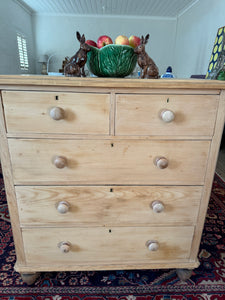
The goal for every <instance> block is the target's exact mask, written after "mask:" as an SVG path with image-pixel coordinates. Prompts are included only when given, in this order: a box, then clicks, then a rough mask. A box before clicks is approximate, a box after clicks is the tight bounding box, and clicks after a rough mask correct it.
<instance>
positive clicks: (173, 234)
mask: <svg viewBox="0 0 225 300" xmlns="http://www.w3.org/2000/svg"><path fill="white" fill-rule="evenodd" d="M193 232H194V227H192V226H186V227H111V228H109V227H108V228H106V227H91V228H36V229H34V228H32V229H30V228H24V229H23V239H24V248H25V257H26V263H27V264H39V265H40V264H49V263H55V264H60V263H62V264H65V263H68V264H83V265H85V264H103V265H104V264H110V263H112V264H115V263H118V265H119V264H120V263H134V264H135V263H151V262H154V263H155V262H169V261H173V262H176V261H184V260H186V261H187V260H188V259H189V256H190V249H191V243H192V237H193Z"/></svg>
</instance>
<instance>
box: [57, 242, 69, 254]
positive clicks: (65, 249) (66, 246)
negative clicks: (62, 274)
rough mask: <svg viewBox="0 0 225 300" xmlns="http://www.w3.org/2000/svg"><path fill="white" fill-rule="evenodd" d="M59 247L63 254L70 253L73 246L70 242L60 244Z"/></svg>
mask: <svg viewBox="0 0 225 300" xmlns="http://www.w3.org/2000/svg"><path fill="white" fill-rule="evenodd" d="M58 247H59V249H60V251H61V252H62V253H68V252H69V251H70V248H71V244H70V243H69V242H61V243H59V244H58Z"/></svg>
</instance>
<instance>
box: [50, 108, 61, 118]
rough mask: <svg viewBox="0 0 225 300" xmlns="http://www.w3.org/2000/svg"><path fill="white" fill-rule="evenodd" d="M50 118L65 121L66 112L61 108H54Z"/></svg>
mask: <svg viewBox="0 0 225 300" xmlns="http://www.w3.org/2000/svg"><path fill="white" fill-rule="evenodd" d="M50 117H51V118H52V119H53V120H56V121H58V120H62V119H64V110H63V109H62V108H61V107H53V108H52V109H51V110H50Z"/></svg>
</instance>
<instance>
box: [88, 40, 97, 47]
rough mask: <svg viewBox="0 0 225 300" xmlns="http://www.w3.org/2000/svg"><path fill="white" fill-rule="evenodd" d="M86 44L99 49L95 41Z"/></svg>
mask: <svg viewBox="0 0 225 300" xmlns="http://www.w3.org/2000/svg"><path fill="white" fill-rule="evenodd" d="M85 43H86V44H88V45H90V46H93V47H97V44H96V43H95V41H92V40H87V41H86V42H85Z"/></svg>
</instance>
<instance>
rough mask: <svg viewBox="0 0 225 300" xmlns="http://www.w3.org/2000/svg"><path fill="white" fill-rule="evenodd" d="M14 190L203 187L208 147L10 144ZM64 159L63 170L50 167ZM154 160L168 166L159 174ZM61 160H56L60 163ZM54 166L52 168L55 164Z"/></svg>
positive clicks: (168, 143)
mask: <svg viewBox="0 0 225 300" xmlns="http://www.w3.org/2000/svg"><path fill="white" fill-rule="evenodd" d="M8 143H9V151H10V155H11V160H12V167H13V176H14V183H15V184H22V185H27V184H32V185H33V184H40V185H48V184H51V183H52V184H53V183H54V184H66V185H69V184H89V185H90V184H157V185H162V184H174V185H176V184H177V185H202V184H203V183H204V175H205V169H206V164H207V157H208V151H209V146H210V142H209V141H175V140H174V141H169V140H167V141H156V140H154V141H149V140H115V141H112V140H66V141H65V140H51V139H37V140H32V139H9V141H8ZM57 156H60V157H61V158H62V157H64V161H66V162H65V163H66V166H65V167H64V168H62V169H60V168H57V167H56V166H55V164H54V163H53V161H56V160H57V161H59V159H57ZM156 157H165V158H166V159H167V160H168V162H169V165H168V167H167V168H165V169H160V168H158V167H157V166H156V165H155V164H154V161H155V159H156ZM61 158H60V160H61ZM55 163H56V162H55Z"/></svg>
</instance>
